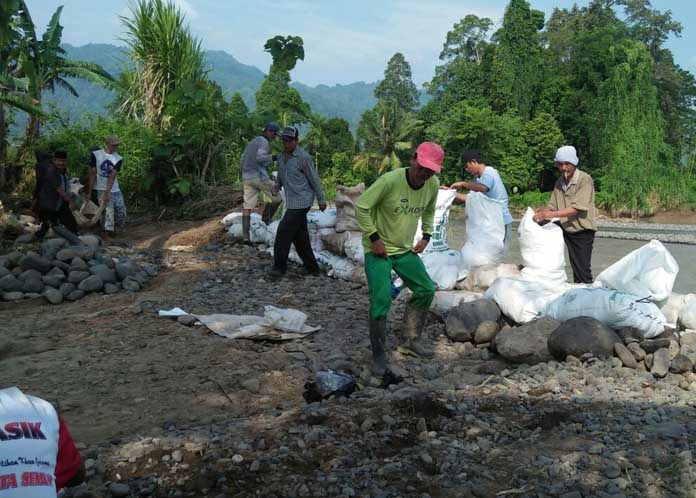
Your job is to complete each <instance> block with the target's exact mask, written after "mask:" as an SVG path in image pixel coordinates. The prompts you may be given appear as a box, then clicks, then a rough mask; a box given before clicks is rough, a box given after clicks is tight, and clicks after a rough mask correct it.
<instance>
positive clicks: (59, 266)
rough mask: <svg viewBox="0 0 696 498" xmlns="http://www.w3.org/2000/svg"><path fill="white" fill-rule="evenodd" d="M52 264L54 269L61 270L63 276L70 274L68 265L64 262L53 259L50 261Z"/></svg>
mask: <svg viewBox="0 0 696 498" xmlns="http://www.w3.org/2000/svg"><path fill="white" fill-rule="evenodd" d="M52 264H53V267H54V268H57V269H59V270H61V271H62V272H63V273H64V274H66V275H67V274H68V273H70V265H69V264H68V263H66V262H65V261H58V260H57V259H54V260H53V261H52ZM49 273H50V272H49Z"/></svg>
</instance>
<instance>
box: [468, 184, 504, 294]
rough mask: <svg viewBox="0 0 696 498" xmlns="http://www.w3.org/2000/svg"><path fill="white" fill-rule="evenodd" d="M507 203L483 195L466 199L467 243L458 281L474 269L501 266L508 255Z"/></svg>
mask: <svg viewBox="0 0 696 498" xmlns="http://www.w3.org/2000/svg"><path fill="white" fill-rule="evenodd" d="M504 240H505V223H504V221H503V204H502V202H500V201H496V200H494V199H490V198H488V197H486V196H485V195H483V194H482V193H480V192H471V193H470V194H467V196H466V242H465V243H464V247H462V250H461V253H462V262H461V267H460V270H459V277H458V280H462V279H463V278H465V277H466V276H467V274H468V273H469V271H470V270H471V269H472V268H476V267H479V266H484V265H495V264H499V263H500V262H501V261H502V260H503V257H504V254H505V244H504Z"/></svg>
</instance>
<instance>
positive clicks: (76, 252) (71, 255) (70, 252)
mask: <svg viewBox="0 0 696 498" xmlns="http://www.w3.org/2000/svg"><path fill="white" fill-rule="evenodd" d="M80 256H82V251H80V249H79V248H77V247H66V248H64V249H61V250H60V251H58V252H57V253H56V259H57V260H58V261H63V262H65V261H71V260H73V259H75V258H79V257H80Z"/></svg>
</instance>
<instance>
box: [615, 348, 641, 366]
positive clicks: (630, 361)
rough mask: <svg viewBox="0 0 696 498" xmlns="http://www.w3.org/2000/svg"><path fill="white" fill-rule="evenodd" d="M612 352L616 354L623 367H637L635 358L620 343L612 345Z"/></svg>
mask: <svg viewBox="0 0 696 498" xmlns="http://www.w3.org/2000/svg"><path fill="white" fill-rule="evenodd" d="M630 344H635V343H630ZM614 352H615V353H616V356H617V357H618V358H619V359H620V360H621V363H622V364H623V366H624V367H626V368H633V369H635V368H636V367H637V366H638V362H637V361H636V357H635V356H633V353H632V352H631V350H630V349H628V348H627V347H626V346H624V345H623V344H622V343H620V342H617V343H616V344H614Z"/></svg>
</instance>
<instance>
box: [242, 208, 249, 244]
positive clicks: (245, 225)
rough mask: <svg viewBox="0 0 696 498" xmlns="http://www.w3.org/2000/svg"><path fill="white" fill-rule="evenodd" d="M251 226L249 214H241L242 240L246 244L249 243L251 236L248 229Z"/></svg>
mask: <svg viewBox="0 0 696 498" xmlns="http://www.w3.org/2000/svg"><path fill="white" fill-rule="evenodd" d="M250 228H251V215H250V214H243V215H242V242H243V243H244V244H246V245H250V244H251V238H250V237H249V230H250Z"/></svg>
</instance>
